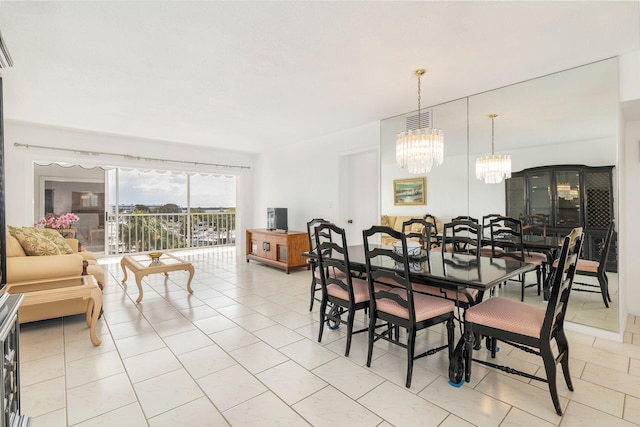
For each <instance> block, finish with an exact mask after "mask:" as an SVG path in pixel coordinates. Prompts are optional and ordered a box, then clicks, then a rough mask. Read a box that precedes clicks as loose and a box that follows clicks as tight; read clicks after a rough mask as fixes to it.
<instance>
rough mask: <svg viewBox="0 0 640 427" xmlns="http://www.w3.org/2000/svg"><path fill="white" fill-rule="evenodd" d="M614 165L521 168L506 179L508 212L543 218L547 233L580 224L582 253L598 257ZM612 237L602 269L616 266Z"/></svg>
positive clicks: (610, 208) (609, 211)
mask: <svg viewBox="0 0 640 427" xmlns="http://www.w3.org/2000/svg"><path fill="white" fill-rule="evenodd" d="M613 168H614V166H596V167H592V166H585V165H555V166H540V167H535V168H529V169H524V170H522V171H520V172H515V173H512V174H511V178H509V179H507V180H505V191H506V213H507V216H511V217H514V218H521V217H525V216H530V215H534V216H537V217H544V218H545V219H546V223H547V224H546V233H547V235H565V234H567V233H568V232H569V231H571V229H572V228H573V227H583V228H584V231H585V234H586V236H587V240H586V242H585V243H586V245H584V246H583V249H582V258H584V259H590V260H596V261H597V260H599V259H600V252H601V251H602V246H603V243H604V239H605V237H606V231H607V227H608V226H609V223H610V222H611V220H612V219H613V218H614V210H613V206H614V200H613ZM616 240H617V239H616V238H615V236H614V239H613V241H612V244H611V252H610V253H609V261H608V267H607V269H608V270H609V271H617V245H616Z"/></svg>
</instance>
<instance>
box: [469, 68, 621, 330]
mask: <svg viewBox="0 0 640 427" xmlns="http://www.w3.org/2000/svg"><path fill="white" fill-rule="evenodd" d="M618 106H619V100H618V61H617V59H609V60H605V61H601V62H597V63H593V64H589V65H585V66H583V67H578V68H574V69H571V70H567V71H563V72H559V73H556V74H552V75H548V76H545V77H541V78H538V79H534V80H530V81H526V82H522V83H519V84H515V85H512V86H508V87H504V88H500V89H497V90H493V91H490V92H486V93H482V94H479V95H475V96H471V97H470V98H469V164H470V165H471V167H474V166H475V159H476V157H477V156H479V155H482V154H484V153H486V152H487V151H488V150H489V149H490V144H491V127H490V126H488V124H487V115H488V114H492V113H495V114H498V115H499V119H500V120H499V122H497V123H496V128H495V146H496V154H510V155H511V160H512V172H513V174H514V180H515V179H516V176H517V175H518V172H519V171H522V170H525V169H529V168H540V167H544V166H552V165H586V166H592V167H594V166H613V165H616V163H617V130H618V110H619V107H618ZM498 125H499V126H498ZM578 170H579V168H573V167H563V168H559V169H552V170H549V169H544V168H541V169H536V171H537V172H536V173H530V174H528V175H527V178H525V187H526V188H524V189H522V190H521V194H523V195H524V196H525V197H524V200H523V202H524V203H523V206H522V208H523V210H524V211H525V212H522V213H523V214H529V215H540V216H544V217H545V218H547V220H548V221H549V222H550V226H547V234H548V235H554V234H555V235H558V236H562V235H564V234H567V233H568V230H570V228H571V227H573V226H583V227H585V233H586V235H587V237H586V239H585V244H584V245H583V248H584V249H583V257H586V258H592V259H599V253H598V254H596V252H597V251H598V250H597V248H599V247H600V246H601V245H600V243H601V241H602V240H603V239H602V236H604V234H606V223H607V218H604V217H605V216H607V217H608V216H609V215H610V214H611V213H612V214H613V216H614V218H617V217H618V215H617V211H618V207H617V204H618V197H617V188H616V183H617V177H616V176H617V170H616V168H613V174H612V177H611V178H609V172H608V171H609V169H607V168H604V169H602V170H598V171H600V172H601V174H602V176H604V180H605V182H604V183H603V184H602V185H603V186H604V187H607V188H608V187H609V186H610V185H611V184H612V185H613V192H612V194H613V200H612V202H613V212H611V213H609V212H608V211H609V210H610V209H602V211H604V212H603V213H598V214H596V215H601V216H603V218H602V219H603V221H598V222H602V223H603V224H604V229H602V230H601V229H600V228H602V227H600V226H599V225H593V224H592V221H590V220H589V214H590V212H594V210H595V211H598V212H600V211H601V209H600V207H597V208H594V206H596V204H597V203H598V202H597V201H596V200H594V199H595V197H593V195H592V194H591V193H590V191H589V189H588V188H587V189H585V188H581V185H585V183H586V182H587V179H586V178H585V176H584V175H585V174H582V173H581V172H578ZM538 172H539V173H538ZM581 174H582V175H581ZM471 175H473V176H471ZM520 176H522V174H521V175H520ZM606 181H610V182H606ZM519 184H520V183H519ZM509 185H510V184H509V182H507V183H506V184H505V183H502V184H496V185H491V184H485V183H483V182H482V181H478V180H476V179H475V175H474V174H470V179H469V195H470V197H469V211H470V213H471V215H472V216H482V215H483V214H485V213H487V212H494V211H500V212H501V213H505V214H509V215H511V216H515V215H517V214H514V212H515V210H514V209H509V207H511V206H512V205H511V204H510V205H509V207H507V206H506V205H507V203H506V200H505V187H506V188H509V187H508V186H509ZM589 185H590V184H589ZM512 187H513V186H512ZM607 192H609V191H608V190H607ZM510 194H512V190H510ZM580 195H582V197H580ZM607 203H608V202H605V203H604V204H605V206H606V205H607ZM510 211H511V212H510ZM518 213H520V212H518ZM584 218H587V220H586V221H585V220H584ZM553 226H556V228H555V229H554V228H553ZM612 246H615V245H612ZM609 258H610V260H611V259H613V260H615V259H616V255H615V249H612V251H611V252H610V254H609ZM609 270H610V271H608V272H607V276H608V278H609V288H610V289H609V293H610V294H611V298H612V300H613V303H612V304H611V305H610V308H606V307H605V305H604V304H603V300H602V296H601V295H600V294H599V293H587V292H572V294H571V298H570V300H569V309H568V311H567V320H569V321H572V322H575V323H580V324H585V325H589V326H594V327H598V328H602V329H607V330H612V331H617V330H618V292H617V291H618V287H617V284H618V280H617V268H616V263H615V262H614V263H613V267H610V268H609ZM589 279H594V280H591V281H589V282H593V284H595V285H597V284H598V282H597V280H596V278H589ZM581 280H582V278H581ZM585 281H587V280H585ZM516 285H517V284H509V285H507V286H506V287H504V288H502V289H500V290H499V292H501V293H502V295H503V296H504V295H507V296H512V297H513V298H517V299H519V298H520V295H519V289H518V286H516ZM594 289H595V288H594ZM525 302H527V303H530V304H534V305H539V306H540V307H544V306H545V303H544V301H543V299H542V298H541V297H538V296H537V294H536V292H535V291H534V289H533V288H531V289H529V290H528V291H527V295H525Z"/></svg>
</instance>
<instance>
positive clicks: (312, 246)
mask: <svg viewBox="0 0 640 427" xmlns="http://www.w3.org/2000/svg"><path fill="white" fill-rule="evenodd" d="M328 223H329V221H327V220H326V219H323V218H314V219H312V220H311V221H309V222H307V237H308V239H309V252H311V253H315V252H316V226H317V225H320V224H328Z"/></svg>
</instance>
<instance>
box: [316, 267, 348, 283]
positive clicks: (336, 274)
mask: <svg viewBox="0 0 640 427" xmlns="http://www.w3.org/2000/svg"><path fill="white" fill-rule="evenodd" d="M313 274H314V275H315V276H316V279H318V280H320V279H322V278H321V277H320V270H319V269H316V271H315V273H313ZM329 276H331V277H335V278H337V279H340V280H343V279H344V278H346V277H347V275H346V274H344V273H343V272H342V271H340V270H337V269H335V268H330V269H329Z"/></svg>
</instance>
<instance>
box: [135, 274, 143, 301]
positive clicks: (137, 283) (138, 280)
mask: <svg viewBox="0 0 640 427" xmlns="http://www.w3.org/2000/svg"><path fill="white" fill-rule="evenodd" d="M143 277H144V274H138V273H136V285H138V299H137V300H136V302H140V301H142V278H143Z"/></svg>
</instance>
